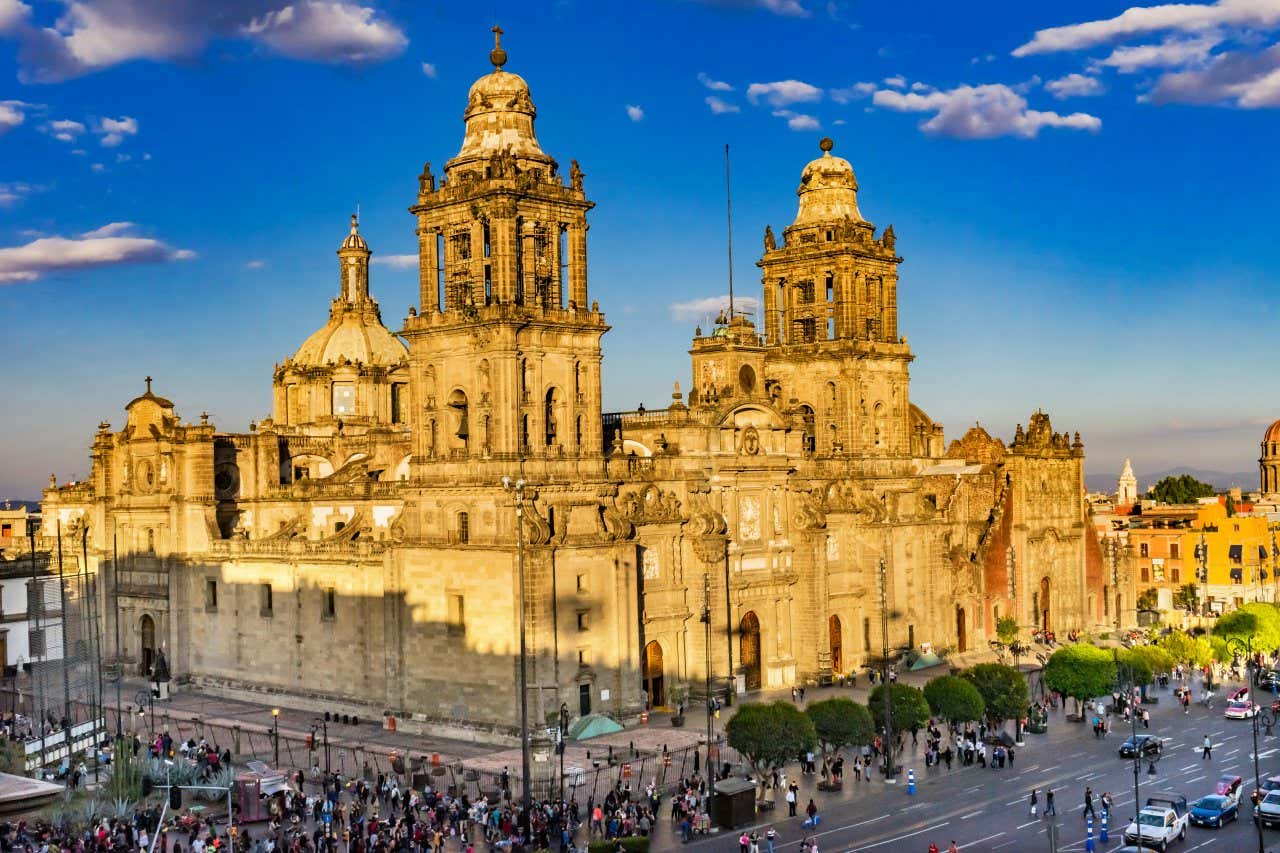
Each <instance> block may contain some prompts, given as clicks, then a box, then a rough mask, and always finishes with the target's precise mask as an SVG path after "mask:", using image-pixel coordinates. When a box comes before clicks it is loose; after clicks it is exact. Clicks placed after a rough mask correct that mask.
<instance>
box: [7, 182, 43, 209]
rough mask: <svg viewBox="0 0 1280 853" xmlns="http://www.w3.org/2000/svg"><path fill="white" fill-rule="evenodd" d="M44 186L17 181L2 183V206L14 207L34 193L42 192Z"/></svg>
mask: <svg viewBox="0 0 1280 853" xmlns="http://www.w3.org/2000/svg"><path fill="white" fill-rule="evenodd" d="M41 189H42V187H38V186H36V185H35V184H28V183H25V182H23V181H17V182H14V183H11V184H0V207H13V206H14V205H15V204H17V203H18V202H20V201H22V200H23V199H24V198H26V197H27V196H29V195H31V194H32V193H37V192H40V190H41Z"/></svg>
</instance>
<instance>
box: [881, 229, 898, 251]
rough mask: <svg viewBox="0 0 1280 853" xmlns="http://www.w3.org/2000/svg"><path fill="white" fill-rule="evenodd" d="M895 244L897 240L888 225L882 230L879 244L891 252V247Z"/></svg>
mask: <svg viewBox="0 0 1280 853" xmlns="http://www.w3.org/2000/svg"><path fill="white" fill-rule="evenodd" d="M897 242H898V238H897V237H896V236H895V235H894V233H893V226H892V225H890V226H889V227H888V228H886V229H884V234H883V235H881V237H880V243H881V244H882V245H883V246H884V247H885V248H886V249H888V250H889V251H890V252H892V251H893V247H894V245H895V244H896V243H897Z"/></svg>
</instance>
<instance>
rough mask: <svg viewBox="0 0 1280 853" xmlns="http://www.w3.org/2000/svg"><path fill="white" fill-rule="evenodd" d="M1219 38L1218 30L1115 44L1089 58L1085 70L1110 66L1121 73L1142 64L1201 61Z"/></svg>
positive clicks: (1161, 65) (1163, 65)
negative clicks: (1107, 52)
mask: <svg viewBox="0 0 1280 853" xmlns="http://www.w3.org/2000/svg"><path fill="white" fill-rule="evenodd" d="M1222 40H1223V36H1221V35H1220V34H1218V33H1210V34H1208V35H1204V36H1200V37H1198V38H1189V39H1180V38H1166V39H1165V40H1164V41H1162V42H1160V43H1158V44H1138V45H1125V46H1122V47H1117V48H1116V49H1115V50H1113V51H1111V53H1110V55H1108V56H1106V57H1104V58H1102V59H1095V60H1092V61H1090V63H1089V70H1090V71H1095V72H1096V71H1097V70H1099V69H1101V68H1114V69H1116V70H1117V71H1119V72H1120V73H1121V74H1132V73H1134V72H1135V71H1142V70H1143V69H1146V68H1177V67H1180V66H1184V65H1190V64H1193V63H1199V62H1204V61H1205V60H1206V59H1208V58H1209V51H1211V50H1213V48H1214V47H1216V46H1217V45H1218V44H1220V43H1221V42H1222Z"/></svg>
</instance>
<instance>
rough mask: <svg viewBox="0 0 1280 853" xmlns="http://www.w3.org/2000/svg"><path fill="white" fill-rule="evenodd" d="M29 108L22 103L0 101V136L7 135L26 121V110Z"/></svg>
mask: <svg viewBox="0 0 1280 853" xmlns="http://www.w3.org/2000/svg"><path fill="white" fill-rule="evenodd" d="M29 106H31V105H30V104H28V103H25V102H23V101H0V134H5V133H8V132H9V131H11V130H13V129H14V128H15V127H17V126H18V125H20V124H22V123H23V122H24V121H26V120H27V113H26V108H27V107H29Z"/></svg>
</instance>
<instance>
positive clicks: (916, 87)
mask: <svg viewBox="0 0 1280 853" xmlns="http://www.w3.org/2000/svg"><path fill="white" fill-rule="evenodd" d="M911 91H913V92H932V91H933V87H932V86H930V85H929V84H928V83H920V82H915V83H912V84H911Z"/></svg>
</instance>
